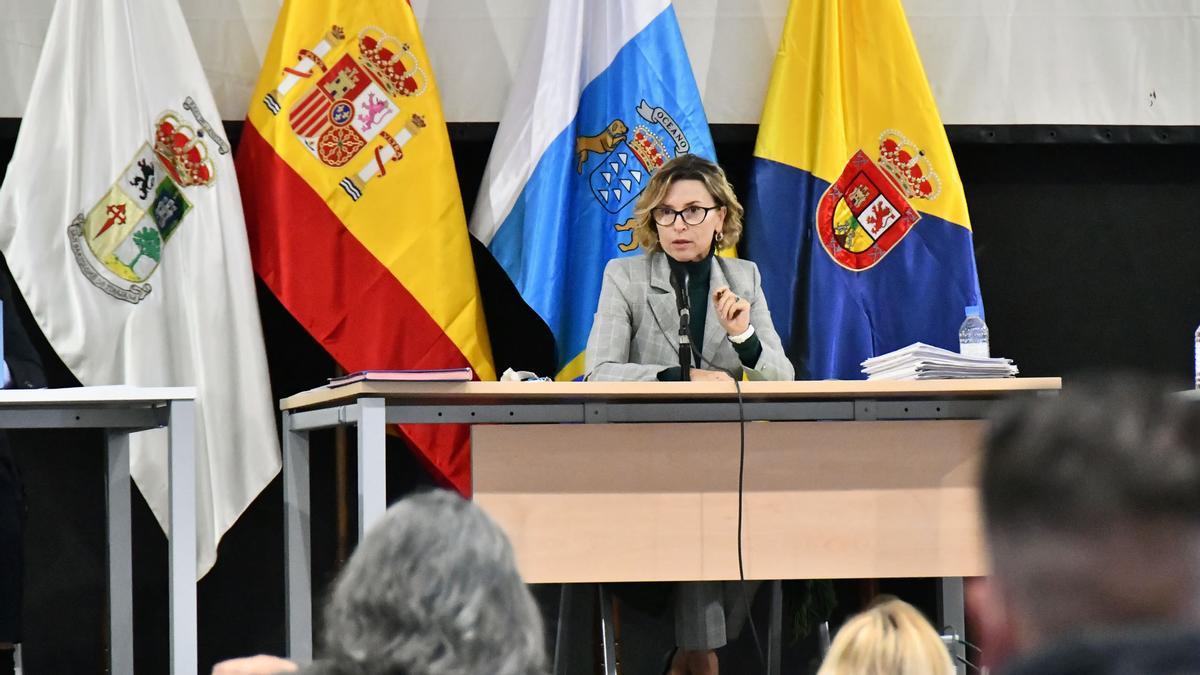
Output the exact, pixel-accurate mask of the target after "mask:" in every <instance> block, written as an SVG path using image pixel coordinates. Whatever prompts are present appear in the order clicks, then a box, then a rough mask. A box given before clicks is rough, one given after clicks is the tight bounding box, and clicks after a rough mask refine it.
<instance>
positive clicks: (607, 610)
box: [596, 584, 617, 675]
mask: <svg viewBox="0 0 1200 675" xmlns="http://www.w3.org/2000/svg"><path fill="white" fill-rule="evenodd" d="M596 587H597V589H598V591H597V600H598V602H599V603H600V646H601V648H602V649H603V650H604V663H603V666H604V675H617V643H616V637H615V635H614V633H613V611H612V594H611V593H609V592H608V589H607V588H605V587H604V584H596Z"/></svg>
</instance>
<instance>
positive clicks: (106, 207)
mask: <svg viewBox="0 0 1200 675" xmlns="http://www.w3.org/2000/svg"><path fill="white" fill-rule="evenodd" d="M184 107H185V108H187V109H188V110H193V114H194V115H195V114H197V113H196V112H195V110H194V109H195V104H194V103H193V102H192V100H191V98H188V99H187V101H185V102H184ZM198 119H201V118H198ZM152 136H153V138H152V140H151V142H149V143H143V144H142V145H141V147H139V148H138V150H137V152H136V153H135V154H134V156H133V159H131V160H130V161H129V164H128V165H127V166H126V167H125V170H124V171H122V172H121V175H120V177H118V178H117V180H116V181H115V182H114V183H113V184H112V185H110V186H109V188H108V190H107V191H106V192H105V193H104V195H103V196H102V197H100V199H99V201H97V202H96V204H95V205H94V206H93V207H92V209H91V210H90V211H88V212H87V214H86V215H85V214H82V213H81V214H79V215H78V216H76V217H75V219H74V220H73V221H72V222H71V224H70V225H69V226H68V227H67V235H68V238H69V241H70V245H71V251H72V253H73V254H74V256H75V262H76V264H77V265H78V266H79V270H80V272H82V273H83V275H84V276H85V277H86V278H87V279H88V281H90V282H91V283H92V285H94V286H96V287H97V288H99V289H100V290H102V291H104V292H105V293H107V294H108V295H110V296H112V297H114V298H117V299H118V300H124V301H125V302H129V303H132V304H136V303H138V302H141V301H142V299H143V298H145V297H146V296H147V295H149V293H150V291H151V290H152V289H151V286H150V284H149V283H146V282H147V280H148V279H149V278H150V276H151V275H152V274H154V271H155V270H157V269H158V266H159V264H160V263H161V261H162V258H163V253H164V250H165V248H166V245H167V242H168V241H169V240H170V239H171V236H172V235H173V234H175V232H176V231H177V230H178V229H179V226H180V224H181V223H182V222H183V220H184V218H185V217H186V216H187V214H188V212H189V211H191V209H192V204H191V202H190V201H188V198H187V197H186V196H185V194H184V190H186V189H188V188H193V187H202V186H209V185H212V183H213V181H214V180H215V179H216V171H215V168H214V165H213V161H212V159H211V158H210V156H209V151H208V145H207V144H206V143H205V138H204V137H205V134H204V133H203V131H201V132H197V131H196V130H195V129H194V128H193V127H192V126H191V125H189V124H186V123H185V122H183V121H182V120H180V119H179V115H177V114H176V113H174V112H172V111H167V112H164V113H163V114H162V115H160V116H159V118H158V121H157V122H155V124H154V130H153V134H152ZM208 138H211V139H213V142H214V143H217V144H218V146H219V147H220V145H221V144H222V143H224V141H223V139H220V138H219V137H217V136H215V135H208Z"/></svg>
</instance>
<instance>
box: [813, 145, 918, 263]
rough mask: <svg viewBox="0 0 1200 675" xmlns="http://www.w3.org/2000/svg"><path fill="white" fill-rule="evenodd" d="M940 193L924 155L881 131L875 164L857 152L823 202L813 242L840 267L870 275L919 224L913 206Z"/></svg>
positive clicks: (819, 203) (818, 208)
mask: <svg viewBox="0 0 1200 675" xmlns="http://www.w3.org/2000/svg"><path fill="white" fill-rule="evenodd" d="M940 193H941V180H940V179H939V178H938V176H937V173H936V172H935V171H934V168H933V166H932V164H931V163H930V162H929V159H928V158H927V157H925V153H924V152H923V151H922V150H920V149H919V148H918V147H917V146H916V145H915V144H913V143H912V142H910V141H909V140H908V139H907V138H905V136H904V134H902V133H900V132H898V131H894V130H888V131H885V132H883V133H882V134H880V136H879V161H878V163H876V162H873V161H871V159H870V158H869V157H868V156H867V154H866V153H864V152H863V151H862V150H859V151H858V152H856V153H854V156H853V157H851V158H850V161H849V162H848V163H847V164H846V167H845V169H843V170H842V175H841V176H840V177H839V178H838V180H837V181H836V182H835V183H834V184H833V185H830V186H829V188H828V189H827V190H825V194H824V195H822V196H821V201H820V202H818V204H817V214H816V216H817V217H816V228H817V237H818V239H820V241H821V244H822V246H824V248H825V251H826V252H827V253H828V254H829V256H830V257H831V258H833V261H834V262H836V263H837V264H838V265H841V266H842V267H845V268H846V269H849V270H853V271H856V272H861V271H863V270H867V269H870V268H871V267H874V266H875V265H876V264H878V263H879V261H880V260H883V258H884V256H886V255H887V254H888V252H889V251H891V250H892V249H893V248H895V247H896V245H897V244H899V243H900V240H901V239H903V238H904V236H905V235H907V234H908V232H909V231H910V230H911V229H912V227H913V226H914V225H916V224H917V221H918V220H920V219H921V215H920V214H919V213H918V212H917V210H916V209H914V208H913V207H912V206H911V203H910V202H911V200H914V199H925V200H930V201H932V200H934V199H937V197H938V195H939V194H940Z"/></svg>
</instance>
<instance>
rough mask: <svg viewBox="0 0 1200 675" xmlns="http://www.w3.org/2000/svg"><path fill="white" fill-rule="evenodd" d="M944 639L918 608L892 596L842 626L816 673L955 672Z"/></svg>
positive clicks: (897, 674)
mask: <svg viewBox="0 0 1200 675" xmlns="http://www.w3.org/2000/svg"><path fill="white" fill-rule="evenodd" d="M953 673H954V663H953V662H952V661H951V660H950V652H949V650H947V649H946V645H945V644H943V643H942V638H941V637H940V636H939V635H938V634H937V631H935V630H934V629H933V626H931V625H929V622H928V621H926V620H925V617H924V616H923V615H922V614H921V613H920V612H918V611H917V610H916V608H915V607H913V606H912V605H910V604H908V603H907V602H904V601H903V600H898V599H896V598H891V599H888V600H885V601H883V602H881V603H879V604H877V605H875V606H874V607H872V608H870V609H868V610H867V611H865V612H863V613H862V614H859V615H858V616H855V617H854V618H852V619H850V620H849V621H847V622H846V624H845V625H843V626H842V629H841V630H839V631H838V633H837V637H835V638H834V640H833V644H832V645H831V646H830V648H829V654H827V655H826V656H825V661H824V662H823V663H822V664H821V669H820V670H818V671H817V675H953Z"/></svg>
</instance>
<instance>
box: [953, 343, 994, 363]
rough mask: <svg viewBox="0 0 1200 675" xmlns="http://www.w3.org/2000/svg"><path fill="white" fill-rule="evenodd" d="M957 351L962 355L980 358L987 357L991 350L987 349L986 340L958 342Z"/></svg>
mask: <svg viewBox="0 0 1200 675" xmlns="http://www.w3.org/2000/svg"><path fill="white" fill-rule="evenodd" d="M958 353H959V354H962V355H963V356H976V357H980V358H985V359H986V358H989V357H990V356H991V351H990V350H989V349H988V343H986V342H960V343H958Z"/></svg>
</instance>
